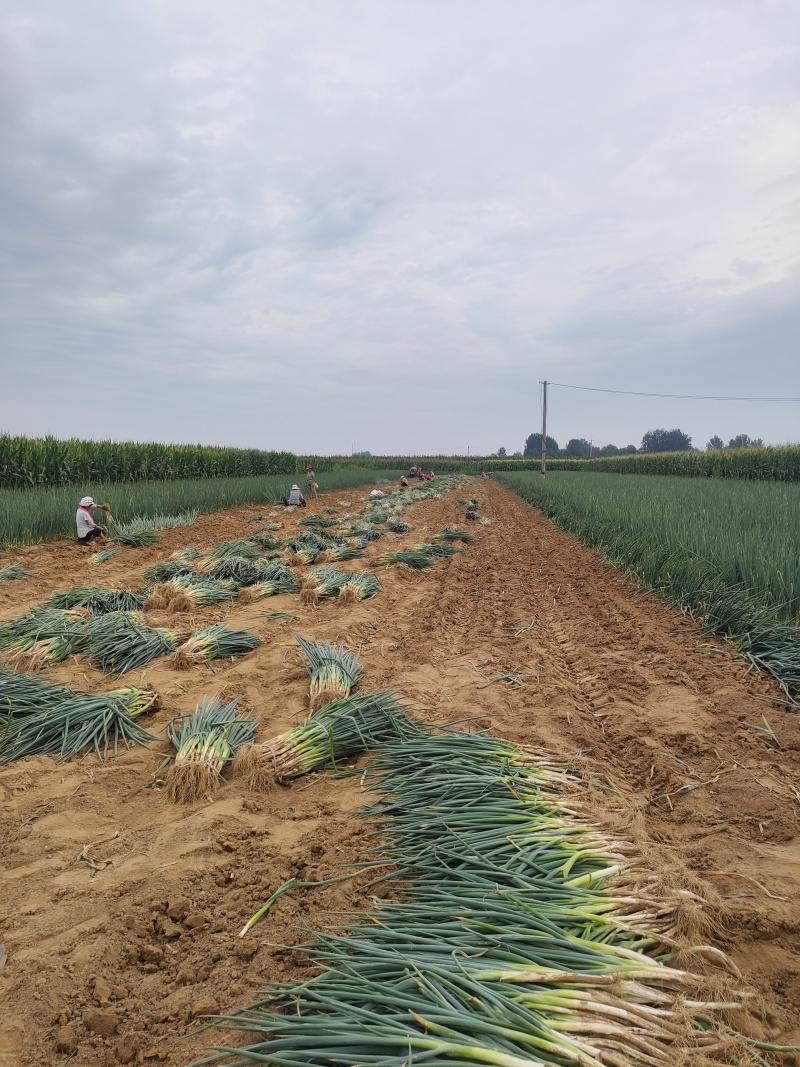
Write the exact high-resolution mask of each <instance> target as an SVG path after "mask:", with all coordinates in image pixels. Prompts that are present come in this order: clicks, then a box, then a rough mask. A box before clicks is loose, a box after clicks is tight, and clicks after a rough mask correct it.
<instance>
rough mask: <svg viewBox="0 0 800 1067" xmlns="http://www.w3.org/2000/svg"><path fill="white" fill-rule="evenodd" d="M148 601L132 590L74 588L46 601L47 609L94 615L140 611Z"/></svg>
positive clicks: (144, 596) (54, 595) (56, 594)
mask: <svg viewBox="0 0 800 1067" xmlns="http://www.w3.org/2000/svg"><path fill="white" fill-rule="evenodd" d="M145 600H146V595H145V594H142V593H132V592H131V591H130V589H92V588H89V587H86V586H74V587H73V588H72V589H65V590H63V591H62V592H60V593H54V594H53V596H51V597H50V599H49V600H46V601H45V603H44V605H43V607H45V608H86V610H87V611H90V612H91V613H92V615H105V614H107V613H108V612H110V611H138V609H139V608H141V607H142V605H143V604H144V602H145Z"/></svg>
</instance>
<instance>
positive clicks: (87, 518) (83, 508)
mask: <svg viewBox="0 0 800 1067" xmlns="http://www.w3.org/2000/svg"><path fill="white" fill-rule="evenodd" d="M92 508H99V509H100V510H101V511H105V512H106V514H108V515H110V514H111V508H110V507H109V506H108V504H95V502H94V500H93V499H92V497H90V496H84V497H81V502H80V504H78V511H77V513H76V515H75V525H76V526H77V528H78V544H79V545H89V544H91V543H92V541H94V539H95V538H96V537H105V533H106V531H105V527H103V526H98V525H97V523H96V522H95V521H94V517H93V516H92Z"/></svg>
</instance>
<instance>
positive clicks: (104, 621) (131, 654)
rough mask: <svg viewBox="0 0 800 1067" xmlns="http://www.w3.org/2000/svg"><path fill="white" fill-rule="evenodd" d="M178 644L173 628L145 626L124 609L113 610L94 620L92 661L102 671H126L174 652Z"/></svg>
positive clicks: (91, 632)
mask: <svg viewBox="0 0 800 1067" xmlns="http://www.w3.org/2000/svg"><path fill="white" fill-rule="evenodd" d="M177 643H178V636H177V634H175V633H173V631H172V630H164V629H155V628H153V627H152V626H144V625H142V624H141V623H139V622H136V621H135V620H134V619H133V618H132V617H131V616H130V615H129V614H127V613H126V612H123V611H117V612H111V613H109V614H108V615H101V616H98V617H95V618H93V619H92V620H91V623H90V631H89V643H88V651H89V661H90V662H91V663H92V665H93V666H95V667H99V668H100V670H102V671H107V672H110V673H113V674H125V673H126V672H127V671H132V670H134V669H135V668H136V667H143V666H144V665H145V664H146V663H149V662H150V661H151V660H153V659H155V658H156V657H157V656H163V655H164V654H165V653H167V652H174V651H175V648H176V645H177Z"/></svg>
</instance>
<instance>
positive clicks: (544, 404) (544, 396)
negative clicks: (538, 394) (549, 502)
mask: <svg viewBox="0 0 800 1067" xmlns="http://www.w3.org/2000/svg"><path fill="white" fill-rule="evenodd" d="M542 387H543V388H542V474H547V382H542Z"/></svg>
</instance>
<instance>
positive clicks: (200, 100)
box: [0, 0, 800, 454]
mask: <svg viewBox="0 0 800 1067" xmlns="http://www.w3.org/2000/svg"><path fill="white" fill-rule="evenodd" d="M799 31H800V4H798V3H797V0H785V2H783V0H776V2H770V0H761V2H750V3H748V2H737V0H720V2H713V0H669V2H668V3H664V2H663V0H652V2H650V0H477V2H476V0H397V2H395V0H318V2H306V0H281V2H273V0H213V2H210V0H135V2H134V0H112V2H109V0H68V2H65V0H36V2H35V3H31V2H30V0H24V2H19V0H4V2H3V4H2V7H1V8H0V34H1V36H0V94H1V96H0V361H2V374H1V376H0V430H3V431H7V432H13V433H25V434H31V435H39V434H44V433H53V434H56V435H57V436H70V435H76V436H83V437H86V436H91V437H106V436H107V437H113V438H116V439H129V438H130V439H136V440H149V439H155V440H163V441H200V442H205V443H218V444H235V445H244V446H257V447H265V448H289V449H292V450H294V451H298V452H311V453H317V452H319V453H333V452H337V453H338V452H350V450H351V448H352V446H353V445H355V446H356V448H357V449H358V450H365V449H368V450H370V451H372V452H373V453H376V454H377V453H401V454H410V453H414V452H417V453H420V454H422V453H431V454H433V453H439V452H443V453H448V454H449V453H461V452H466V450H467V447H468V446H469V448H470V451H471V452H473V453H480V452H491V451H494V450H495V449H497V448H498V447H499V446H501V445H502V446H504V447H506V448H507V449H508V451H509V452H513V451H515V450H517V449H520V448H522V444H523V441H524V439H525V437H526V436H527V434H529V433H531V432H532V431H534V430H536V429H537V428H538V423H539V385H538V383H539V381H540V380H541V379H545V378H546V379H548V380H550V381H555V382H563V383H569V384H576V385H590V386H606V387H609V388H613V389H633V390H643V391H652V392H669V393H712V394H725V395H743V396H781V395H788V396H795V397H800V351H798V337H799V336H800V330H799V329H798V327H800V300H799V299H798V296H799V295H800V294H799V292H798V290H799V289H800V286H799V285H798V278H799V272H798V266H799V265H800V218H798V216H799V215H800V211H799V210H798V205H799V204H800V33H799ZM655 427H666V428H668V429H669V428H672V427H680V428H681V429H683V430H684V431H685V432H687V433H689V434H690V435H691V436H692V437H693V440H694V444H695V445H698V446H701V447H702V446H704V445H705V442H706V441H707V440H708V438H709V437H710V436H711V435H712V434H719V435H720V436H721V437H723V438H725V439H726V440H727V438H729V437H731V436H733V435H734V434H736V433H739V432H746V433H749V434H750V435H751V436H753V437H763V438H764V439H765V441H771V442H781V441H787V440H800V404H772V405H769V404H745V403H711V402H708V403H706V402H692V401H680V400H657V399H642V398H636V397H613V396H608V395H604V394H599V393H598V394H592V393H582V392H574V391H568V390H560V389H554V390H552V392H551V396H550V420H549V425H548V429H549V431H550V432H551V433H552V435H553V436H554V437H555V438H556V439H557V440H558V442H559V443H560V444H561V445H562V446H563V445H564V444H565V443H566V440H567V439H568V438H569V437H574V436H578V437H580V436H583V437H586V438H592V439H593V440H594V442H595V444H598V443H599V444H605V443H607V442H613V443H615V444H618V445H624V444H628V443H633V444H638V443H639V441H640V439H641V437H642V434H643V433H644V432H645V431H646V430H648V429H652V428H655Z"/></svg>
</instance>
